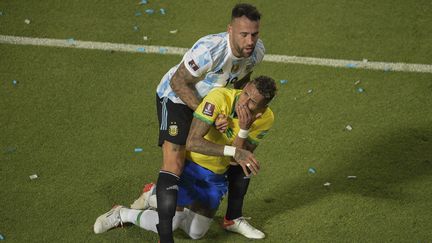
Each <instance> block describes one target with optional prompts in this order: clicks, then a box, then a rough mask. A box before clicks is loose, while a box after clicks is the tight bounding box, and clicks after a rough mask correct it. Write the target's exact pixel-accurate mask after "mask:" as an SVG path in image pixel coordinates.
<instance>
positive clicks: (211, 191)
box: [177, 160, 228, 209]
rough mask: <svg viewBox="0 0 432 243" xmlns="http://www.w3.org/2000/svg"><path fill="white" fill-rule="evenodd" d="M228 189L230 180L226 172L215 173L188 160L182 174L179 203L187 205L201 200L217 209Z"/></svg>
mask: <svg viewBox="0 0 432 243" xmlns="http://www.w3.org/2000/svg"><path fill="white" fill-rule="evenodd" d="M227 191H228V181H227V179H226V176H225V174H222V175H221V174H215V173H214V172H212V171H210V170H208V169H206V168H204V167H202V166H200V165H198V164H197V163H194V162H191V161H188V160H186V162H185V166H184V169H183V173H182V174H181V176H180V182H179V192H178V196H177V205H178V206H187V205H191V204H192V203H193V202H200V203H201V204H203V205H204V206H207V207H208V208H209V209H217V208H218V207H219V204H220V202H221V201H222V199H223V197H224V196H225V194H226V193H227Z"/></svg>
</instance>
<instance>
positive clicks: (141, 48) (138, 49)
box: [137, 47, 145, 52]
mask: <svg viewBox="0 0 432 243" xmlns="http://www.w3.org/2000/svg"><path fill="white" fill-rule="evenodd" d="M137 51H138V52H145V48H144V47H138V48H137Z"/></svg>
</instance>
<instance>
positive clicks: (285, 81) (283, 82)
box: [279, 79, 288, 84]
mask: <svg viewBox="0 0 432 243" xmlns="http://www.w3.org/2000/svg"><path fill="white" fill-rule="evenodd" d="M279 82H280V83H281V84H286V83H288V80H286V79H282V80H280V81H279Z"/></svg>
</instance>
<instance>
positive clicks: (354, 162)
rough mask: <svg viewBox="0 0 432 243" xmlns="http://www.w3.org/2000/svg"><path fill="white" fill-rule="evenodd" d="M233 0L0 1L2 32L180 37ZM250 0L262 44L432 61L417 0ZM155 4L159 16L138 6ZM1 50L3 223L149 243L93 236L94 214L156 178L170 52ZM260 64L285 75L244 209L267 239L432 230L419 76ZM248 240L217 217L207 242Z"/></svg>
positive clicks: (206, 25)
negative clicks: (159, 87) (161, 86)
mask: <svg viewBox="0 0 432 243" xmlns="http://www.w3.org/2000/svg"><path fill="white" fill-rule="evenodd" d="M235 2H236V1H224V2H220V1H217V2H216V1H209V2H206V3H205V4H204V3H197V2H196V1H169V2H168V1H154V2H151V3H150V5H146V6H139V5H137V2H133V1H130V2H127V3H125V2H123V1H109V2H100V1H94V2H88V1H87V2H86V1H74V2H62V3H61V4H59V3H58V2H57V1H40V2H32V3H27V2H25V1H21V0H18V1H2V2H0V11H1V12H2V16H0V27H1V28H0V34H6V35H19V36H34V37H48V38H64V39H66V38H75V39H81V40H92V41H109V42H123V43H134V44H139V43H145V44H158V45H170V46H181V47H190V46H191V45H192V43H193V42H194V41H195V40H196V39H197V38H199V37H201V36H203V35H206V34H208V33H217V32H221V31H223V30H224V29H225V26H226V23H227V21H228V18H229V11H228V9H230V8H231V7H232V6H233V4H234V3H235ZM252 2H253V3H255V4H256V5H257V6H258V7H259V9H260V10H261V11H262V12H263V14H264V18H263V21H262V31H261V33H262V35H261V36H262V38H263V40H264V42H265V44H266V47H267V52H268V53H274V54H287V55H298V56H302V55H304V56H315V57H329V58H346V59H362V58H368V59H369V60H380V61H406V62H414V63H429V64H430V63H431V59H430V56H431V51H432V48H431V44H430V41H428V40H429V39H430V33H432V31H430V28H431V26H432V25H431V24H430V23H431V18H430V15H428V14H427V13H428V12H430V8H431V7H432V5H430V4H429V3H428V2H427V1H416V3H415V4H413V3H409V2H404V1H397V2H394V1H393V2H389V1H380V2H376V3H369V2H366V1H357V2H355V3H354V2H349V1H331V2H326V3H316V2H315V1H306V2H305V1H289V2H286V1H274V2H273V1H272V4H268V3H267V2H263V1H252ZM203 5H205V6H203ZM161 7H162V8H165V9H166V11H167V15H164V16H162V15H160V14H159V15H158V14H157V13H155V14H154V15H152V16H147V15H145V13H144V12H143V11H144V10H145V9H146V8H154V9H156V10H158V9H159V8H161ZM197 9H199V11H196V10H197ZM137 10H139V11H141V12H142V14H143V16H140V17H136V16H135V13H136V11H137ZM216 10H217V11H216ZM191 11H193V17H191ZM207 16H213V17H214V18H212V19H209V18H207ZM26 18H28V19H30V20H31V24H29V25H26V24H25V23H24V19H26ZM207 19H209V21H207ZM214 19H217V20H218V21H214ZM135 25H136V26H138V27H139V31H135V32H134V31H133V27H134V26H135ZM173 29H178V31H179V32H178V33H177V34H176V35H171V34H169V31H170V30H173ZM143 35H148V36H149V37H150V40H149V41H147V42H144V41H143V40H142V36H143ZM0 53H1V59H0V81H1V82H0V85H1V86H0V101H1V102H0V148H1V151H0V205H1V206H2V209H1V210H0V218H1V219H2V221H0V234H2V235H4V236H5V237H6V240H7V241H9V242H27V241H28V242H41V241H46V242H54V241H65V242H82V241H86V242H112V241H115V242H117V241H118V242H136V241H144V242H156V241H157V237H156V235H155V234H153V233H150V232H145V231H144V230H141V229H139V228H137V227H130V228H127V229H126V230H120V229H116V230H112V231H110V232H108V233H105V234H102V235H94V234H93V232H92V224H93V223H94V220H95V219H96V217H97V216H98V215H99V214H101V213H103V212H105V211H106V210H108V209H109V208H110V207H111V206H112V205H113V204H117V203H121V204H128V203H130V202H132V201H133V199H134V198H135V197H136V196H137V195H138V193H139V190H140V186H142V185H143V184H144V183H145V182H148V181H150V180H155V178H156V172H157V170H158V169H159V166H160V158H161V154H160V150H159V149H158V148H157V146H156V145H155V144H156V141H157V139H156V136H157V132H156V129H157V122H156V112H155V110H154V91H155V87H156V84H157V83H158V82H159V80H160V78H161V76H162V75H163V74H164V73H165V72H166V70H168V68H170V67H171V66H172V65H174V64H176V63H177V62H178V61H179V59H180V57H179V56H162V55H143V54H130V53H118V52H114V53H110V52H102V51H89V50H73V49H61V48H45V47H24V46H12V45H0ZM255 74H268V75H271V76H273V77H274V78H275V79H277V80H279V79H287V80H288V83H287V84H285V85H282V84H279V88H280V92H279V95H278V97H277V99H276V100H275V101H274V102H273V104H272V108H273V109H274V111H275V114H276V123H275V127H274V129H273V130H272V132H271V133H270V134H269V137H268V139H267V141H265V142H264V143H263V144H262V145H260V147H259V148H258V150H257V155H258V157H259V159H260V161H261V163H262V164H263V169H262V171H261V173H260V175H259V176H257V177H256V178H254V179H253V181H252V184H251V187H250V191H249V193H248V196H247V199H246V206H245V210H244V212H245V215H246V216H252V217H253V218H252V220H251V222H252V224H253V225H256V226H258V227H259V228H261V229H263V230H264V232H265V233H266V234H267V239H266V240H264V241H263V242H286V241H293V242H346V241H349V242H351V241H353V242H413V241H415V242H427V241H430V239H431V238H432V234H431V233H430V228H431V226H432V223H431V221H430V218H431V216H432V215H431V212H430V210H429V208H430V205H431V204H430V201H431V199H432V191H431V189H430V188H431V181H432V180H431V179H432V178H431V169H432V154H431V153H432V152H431V151H432V145H431V140H432V129H431V123H432V112H431V109H432V108H431V107H432V98H431V95H430V93H431V91H432V84H431V82H430V81H431V75H430V74H416V73H397V72H379V71H367V70H357V69H334V68H326V67H313V66H303V65H283V64H272V63H263V64H262V65H261V66H260V67H259V68H258V70H257V71H256V73H255ZM14 79H15V80H18V85H16V86H14V85H13V84H12V80H14ZM357 80H360V81H361V82H360V84H359V85H357V86H355V85H354V83H355V81H357ZM357 87H362V88H364V89H365V92H363V93H357V92H356V88H357ZM308 90H312V92H311V93H308ZM347 125H351V126H352V127H353V130H352V131H350V132H349V131H346V130H345V129H344V128H345V127H346V126H347ZM135 147H142V148H144V151H143V152H142V153H134V152H133V149H134V148H135ZM309 167H314V168H316V170H317V173H316V174H308V172H307V171H308V168H309ZM31 174H38V175H39V179H36V180H33V181H31V180H30V179H29V178H28V176H29V175H31ZM348 175H356V176H357V179H354V180H348V179H347V178H346V176H348ZM325 182H330V183H331V185H330V187H324V186H323V183H325ZM225 203H226V202H223V204H222V206H221V210H220V212H219V214H218V215H217V217H216V221H217V222H218V221H220V220H221V217H222V215H223V211H224V210H225ZM176 240H178V242H189V241H190V240H188V239H187V237H186V236H185V235H184V234H182V233H176ZM247 241H248V240H246V239H244V238H243V237H241V236H238V235H234V234H230V233H226V232H224V231H222V230H221V229H220V227H219V226H217V224H214V225H213V226H212V227H211V229H210V231H209V233H208V234H207V235H206V237H205V239H203V240H202V242H247Z"/></svg>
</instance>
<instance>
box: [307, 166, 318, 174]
mask: <svg viewBox="0 0 432 243" xmlns="http://www.w3.org/2000/svg"><path fill="white" fill-rule="evenodd" d="M308 172H309V174H315V173H316V169H315V168H313V167H310V168H309V169H308Z"/></svg>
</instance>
